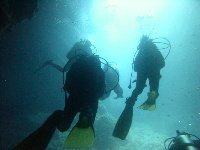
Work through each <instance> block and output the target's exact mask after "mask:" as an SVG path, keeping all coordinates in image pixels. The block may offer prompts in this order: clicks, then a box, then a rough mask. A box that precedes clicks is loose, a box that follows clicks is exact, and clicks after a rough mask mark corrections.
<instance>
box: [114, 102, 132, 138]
mask: <svg viewBox="0 0 200 150" xmlns="http://www.w3.org/2000/svg"><path fill="white" fill-rule="evenodd" d="M132 118H133V106H132V105H129V104H126V106H125V108H124V110H123V112H122V113H121V115H120V117H119V119H118V121H117V123H116V125H115V128H114V131H113V134H112V135H113V136H114V137H117V138H119V139H121V140H124V139H125V138H126V136H127V135H128V132H129V129H130V127H131V124H132Z"/></svg>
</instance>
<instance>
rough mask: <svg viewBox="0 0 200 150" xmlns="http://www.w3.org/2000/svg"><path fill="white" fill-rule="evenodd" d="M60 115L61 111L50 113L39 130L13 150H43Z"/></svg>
mask: <svg viewBox="0 0 200 150" xmlns="http://www.w3.org/2000/svg"><path fill="white" fill-rule="evenodd" d="M62 115H63V111H61V110H57V111H55V112H54V113H52V114H51V115H50V116H49V117H48V119H47V120H46V121H45V122H44V124H43V125H42V126H41V127H40V128H38V129H37V130H36V131H34V132H33V133H31V134H30V135H29V136H28V137H27V138H25V139H24V140H23V141H22V142H21V143H19V144H18V145H17V146H15V147H14V148H13V150H28V149H30V150H45V149H46V147H47V145H48V144H49V142H50V140H51V138H52V136H53V133H54V132H55V129H56V126H57V123H58V122H59V121H60V119H61V116H62Z"/></svg>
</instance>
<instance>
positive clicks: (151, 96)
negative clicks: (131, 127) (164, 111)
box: [139, 91, 159, 111]
mask: <svg viewBox="0 0 200 150" xmlns="http://www.w3.org/2000/svg"><path fill="white" fill-rule="evenodd" d="M158 95H159V94H158V93H157V92H156V91H151V92H149V93H148V99H147V100H146V101H145V102H144V103H143V104H142V105H140V106H139V108H140V109H143V110H148V111H154V110H155V109H156V99H157V97H158Z"/></svg>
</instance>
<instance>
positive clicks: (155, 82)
mask: <svg viewBox="0 0 200 150" xmlns="http://www.w3.org/2000/svg"><path fill="white" fill-rule="evenodd" d="M160 77H161V76H160V73H159V72H158V73H156V74H154V75H150V76H149V86H150V92H151V91H156V92H157V93H158V89H159V82H160Z"/></svg>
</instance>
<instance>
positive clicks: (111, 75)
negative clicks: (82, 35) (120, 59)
mask: <svg viewBox="0 0 200 150" xmlns="http://www.w3.org/2000/svg"><path fill="white" fill-rule="evenodd" d="M92 47H93V48H95V47H94V46H93V45H92V44H91V42H90V41H89V40H81V41H79V42H76V43H75V44H74V45H73V47H72V48H71V49H70V51H69V52H68V53H67V55H66V57H67V59H68V62H67V64H66V65H65V66H64V67H62V66H60V65H58V64H56V63H54V62H53V61H52V60H48V61H46V62H45V63H44V64H43V65H42V66H41V67H39V69H37V71H39V70H41V69H43V68H44V67H46V66H52V67H54V68H55V69H57V70H58V71H60V72H63V73H64V72H67V71H68V70H69V68H70V66H71V65H72V64H73V63H74V62H76V58H77V56H80V55H85V56H89V55H92V54H93V53H92ZM105 61H106V60H105ZM103 70H104V72H105V82H106V90H105V92H104V95H103V96H102V97H101V100H105V99H106V98H108V97H109V96H110V93H111V91H114V93H115V94H116V95H117V96H116V97H115V99H118V98H123V89H122V87H121V86H120V84H119V71H118V69H117V67H116V65H112V64H111V63H108V62H107V61H106V63H104V67H103ZM37 71H36V72H37Z"/></svg>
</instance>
